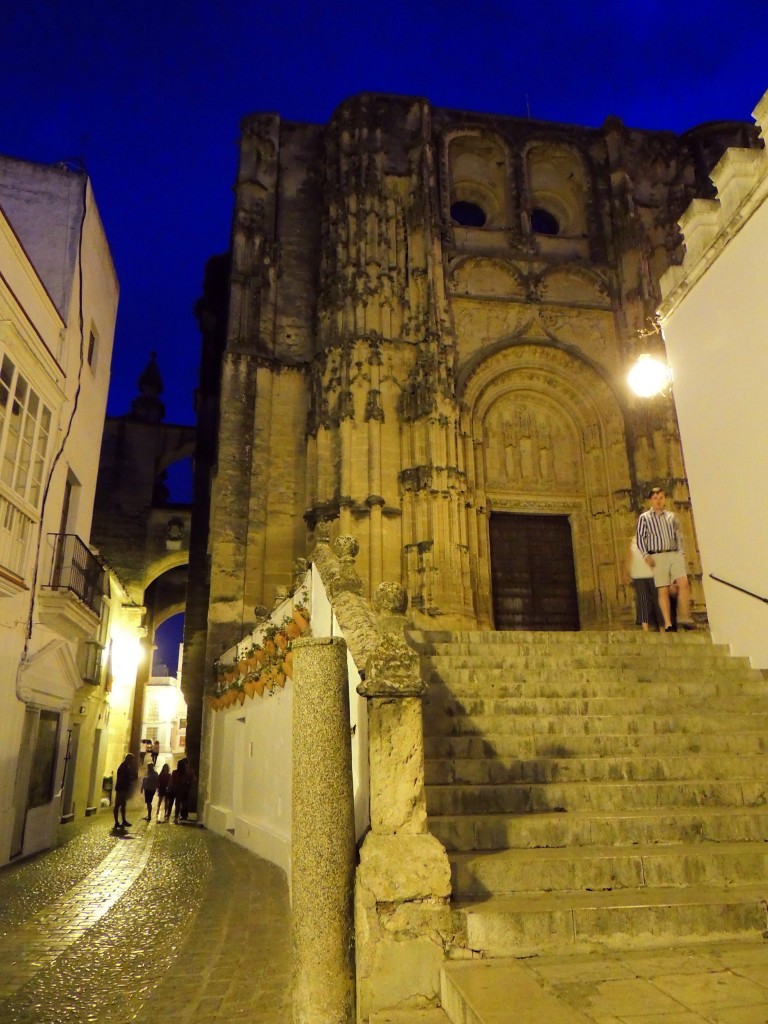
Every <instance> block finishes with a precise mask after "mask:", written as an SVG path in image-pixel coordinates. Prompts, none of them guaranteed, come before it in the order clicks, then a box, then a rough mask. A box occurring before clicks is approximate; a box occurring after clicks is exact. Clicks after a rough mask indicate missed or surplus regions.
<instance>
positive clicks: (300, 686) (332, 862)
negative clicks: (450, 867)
mask: <svg viewBox="0 0 768 1024" xmlns="http://www.w3.org/2000/svg"><path fill="white" fill-rule="evenodd" d="M293 658H294V661H293V665H294V676H293V683H294V690H293V798H292V799H293V824H292V834H293V848H292V857H291V889H292V903H293V933H292V937H293V1021H294V1024H352V1022H353V1021H354V1014H355V973H354V932H353V887H354V872H355V824H354V806H353V795H352V755H351V745H350V734H349V690H348V676H347V645H346V642H345V641H344V640H343V639H341V638H340V637H333V638H314V639H313V638H308V639H304V640H296V641H295V642H294V645H293Z"/></svg>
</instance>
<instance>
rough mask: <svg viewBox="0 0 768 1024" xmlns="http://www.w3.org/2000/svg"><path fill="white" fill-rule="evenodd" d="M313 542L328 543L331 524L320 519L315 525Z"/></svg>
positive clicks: (329, 541)
mask: <svg viewBox="0 0 768 1024" xmlns="http://www.w3.org/2000/svg"><path fill="white" fill-rule="evenodd" d="M315 543H316V544H330V543H331V524H330V523H329V522H328V521H327V520H325V519H321V520H320V522H319V523H317V525H316V526H315Z"/></svg>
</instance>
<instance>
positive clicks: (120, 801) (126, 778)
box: [112, 753, 137, 828]
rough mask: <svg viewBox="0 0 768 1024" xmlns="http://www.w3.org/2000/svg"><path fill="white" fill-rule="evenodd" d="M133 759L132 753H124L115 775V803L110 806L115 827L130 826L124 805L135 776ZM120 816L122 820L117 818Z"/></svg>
mask: <svg viewBox="0 0 768 1024" xmlns="http://www.w3.org/2000/svg"><path fill="white" fill-rule="evenodd" d="M134 760H135V758H134V756H133V754H130V753H129V754H126V755H125V759H124V761H123V763H122V764H121V765H120V767H119V768H118V769H117V774H116V776H115V805H114V807H113V808H112V811H113V813H114V816H115V828H130V827H131V823H130V821H127V820H126V817H125V805H126V804H127V803H128V796H129V795H130V792H131V789H132V788H133V783H134V782H135V780H136V776H137V773H136V769H135V768H134V765H133V762H134ZM121 816H122V821H120V820H119V819H120V817H121Z"/></svg>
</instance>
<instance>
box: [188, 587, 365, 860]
mask: <svg viewBox="0 0 768 1024" xmlns="http://www.w3.org/2000/svg"><path fill="white" fill-rule="evenodd" d="M306 586H307V588H308V592H309V595H310V611H311V614H310V630H311V635H312V636H316V637H319V636H341V635H343V634H342V633H341V630H340V629H339V624H338V622H337V621H336V618H335V616H334V615H333V611H332V608H331V605H330V602H329V600H328V596H327V594H326V592H325V587H324V586H323V582H322V580H321V579H320V574H319V573H318V572H317V571H316V570H314V569H312V570H311V571H310V574H309V576H308V579H307V581H306ZM289 608H290V602H286V604H285V605H283V606H281V607H280V608H278V609H276V611H275V613H274V619H275V621H277V622H280V621H281V620H282V618H284V617H285V611H286V609H289ZM248 640H249V638H245V639H244V641H242V642H241V644H240V645H239V646H240V647H243V646H247V643H248ZM235 655H236V648H233V649H232V650H231V651H228V652H227V653H226V654H225V655H224V656H223V659H222V660H224V661H230V660H234V658H235ZM347 659H348V667H349V698H350V742H351V745H352V775H353V788H354V800H355V827H356V832H357V836H358V838H360V837H361V836H362V834H363V833H364V832H365V830H366V828H367V827H368V822H369V810H368V808H369V803H368V792H369V782H368V780H369V775H368V729H367V715H366V710H367V709H366V701H365V698H363V697H360V696H359V695H358V693H357V692H356V687H357V684H358V683H359V682H360V675H359V673H358V671H357V668H356V666H355V664H354V662H353V661H352V658H351V656H349V654H348V655H347ZM292 716H293V683H292V680H291V679H287V680H286V684H285V688H284V689H277V690H276V691H275V692H274V693H273V694H272V695H268V694H264V696H262V697H259V696H254V697H253V698H250V697H246V698H245V701H244V703H243V704H233V705H231V706H230V707H228V708H223V709H221V710H218V711H215V712H213V713H212V714H211V716H210V719H211V723H212V731H211V736H210V740H209V742H210V744H211V759H210V765H211V768H210V782H209V800H208V802H207V803H206V805H205V809H204V816H203V820H204V822H205V825H206V827H207V828H210V829H211V831H213V832H217V833H218V834H219V835H222V836H229V837H230V838H231V839H233V840H234V841H235V842H236V843H239V844H240V845H241V846H245V847H246V848H247V849H249V850H253V852H254V853H257V854H258V855H259V856H260V857H263V858H264V859H265V860H268V861H270V862H271V863H272V864H276V865H277V866H278V867H280V868H282V869H283V870H284V871H285V872H286V874H287V875H288V876H289V877H290V869H291V784H292V760H291V759H292V751H293V748H292Z"/></svg>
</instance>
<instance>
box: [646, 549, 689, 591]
mask: <svg viewBox="0 0 768 1024" xmlns="http://www.w3.org/2000/svg"><path fill="white" fill-rule="evenodd" d="M651 557H652V558H653V560H654V562H655V563H656V565H655V566H654V567H653V581H654V583H655V584H656V586H657V587H668V586H669V585H670V583H674V582H675V580H679V579H680V577H681V576H687V575H688V572H687V570H686V568H685V559H684V558H683V556H682V555H681V554H680V552H679V551H659V552H658V553H657V554H655V555H652V556H651Z"/></svg>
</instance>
